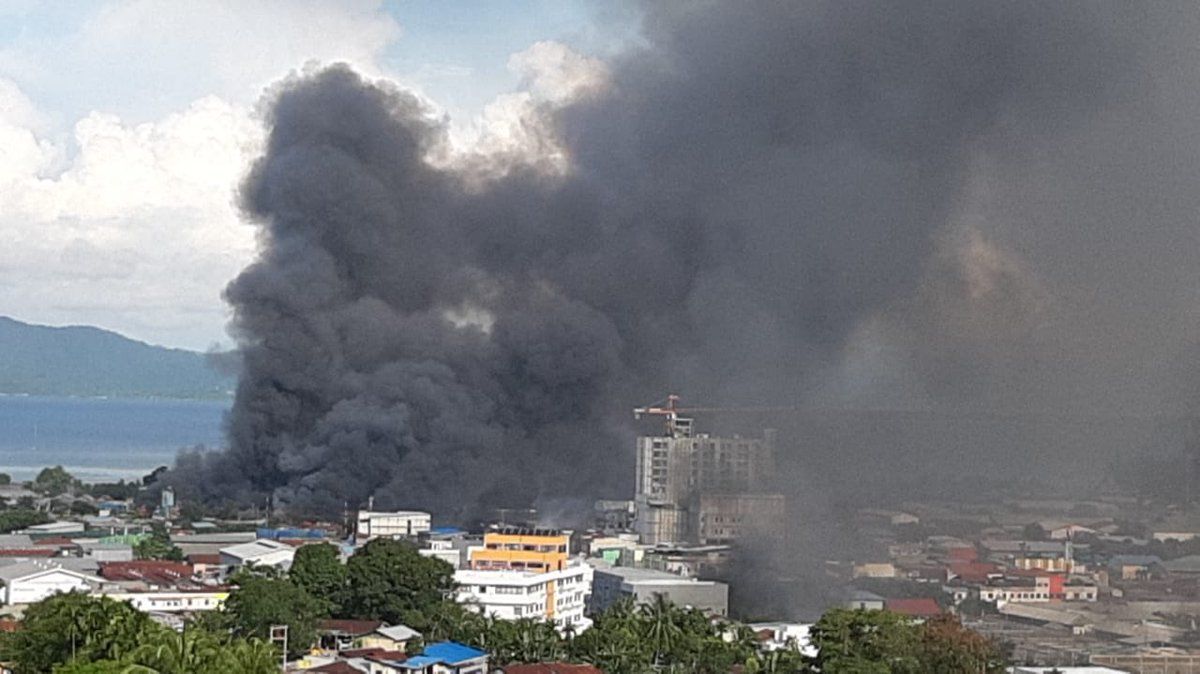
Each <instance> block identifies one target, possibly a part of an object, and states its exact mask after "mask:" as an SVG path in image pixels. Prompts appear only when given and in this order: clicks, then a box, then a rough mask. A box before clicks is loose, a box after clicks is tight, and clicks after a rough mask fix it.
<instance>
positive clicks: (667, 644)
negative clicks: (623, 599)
mask: <svg viewBox="0 0 1200 674" xmlns="http://www.w3.org/2000/svg"><path fill="white" fill-rule="evenodd" d="M638 611H639V613H640V614H641V617H642V620H643V623H642V629H643V632H642V637H643V638H645V640H646V642H647V643H648V644H649V645H650V647H651V648H652V649H653V651H654V666H655V667H660V666H662V665H663V663H664V662H665V660H666V658H667V657H668V655H669V654H670V653H671V651H672V650H673V649H674V648H675V645H676V643H678V641H679V639H680V638H681V637H682V636H683V630H682V629H681V628H680V627H679V624H678V621H679V618H680V616H679V615H678V613H679V609H677V608H676V607H675V605H674V604H672V603H671V600H670V599H667V597H666V595H664V594H661V593H656V594H655V595H654V599H652V600H651V601H650V602H649V603H647V604H642V605H641V606H640V607H639V608H638Z"/></svg>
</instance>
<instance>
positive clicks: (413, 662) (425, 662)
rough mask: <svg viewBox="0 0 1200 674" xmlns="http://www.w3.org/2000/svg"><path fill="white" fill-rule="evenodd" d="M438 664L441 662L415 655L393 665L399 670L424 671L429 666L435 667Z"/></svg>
mask: <svg viewBox="0 0 1200 674" xmlns="http://www.w3.org/2000/svg"><path fill="white" fill-rule="evenodd" d="M439 662H441V660H439V659H438V658H431V657H429V656H427V655H416V656H413V657H411V658H409V659H407V660H405V661H404V662H397V663H394V666H396V667H400V668H401V669H424V668H425V667H428V666H429V665H436V664H437V663H439Z"/></svg>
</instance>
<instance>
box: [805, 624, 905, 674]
mask: <svg viewBox="0 0 1200 674" xmlns="http://www.w3.org/2000/svg"><path fill="white" fill-rule="evenodd" d="M810 637H811V640H812V645H813V646H815V647H816V649H817V655H816V656H815V657H814V658H812V659H811V662H810V664H811V665H812V666H814V667H815V668H816V669H817V670H818V671H820V672H821V673H822V674H910V673H911V674H918V673H920V672H921V671H922V670H921V663H920V661H919V659H918V654H919V652H920V648H919V637H918V633H917V630H916V629H915V627H914V626H913V624H912V622H911V621H910V620H909V619H908V618H905V617H904V616H901V615H898V614H895V613H890V612H888V611H864V610H849V609H840V608H839V609H832V610H830V611H828V612H826V613H825V615H823V616H821V619H820V620H818V621H817V623H816V624H815V625H813V628H812V631H811V633H810Z"/></svg>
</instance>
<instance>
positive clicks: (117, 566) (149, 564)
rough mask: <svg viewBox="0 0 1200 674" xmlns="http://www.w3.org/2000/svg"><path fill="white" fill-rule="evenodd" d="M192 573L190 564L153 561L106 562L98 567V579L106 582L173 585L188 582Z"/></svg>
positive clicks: (193, 570)
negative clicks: (119, 581)
mask: <svg viewBox="0 0 1200 674" xmlns="http://www.w3.org/2000/svg"><path fill="white" fill-rule="evenodd" d="M194 573H195V569H194V568H193V567H192V565H191V564H184V563H182V562H166V561H159V560H154V559H139V560H136V561H132V562H107V563H104V564H101V565H100V577H101V578H104V579H106V580H128V581H134V580H137V581H144V582H147V583H152V584H155V585H175V584H176V583H179V582H183V581H189V580H191V578H192V574H194Z"/></svg>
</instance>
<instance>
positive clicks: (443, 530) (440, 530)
mask: <svg viewBox="0 0 1200 674" xmlns="http://www.w3.org/2000/svg"><path fill="white" fill-rule="evenodd" d="M429 533H431V534H461V533H463V530H462V529H459V528H458V527H434V528H432V529H430V530H429Z"/></svg>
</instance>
